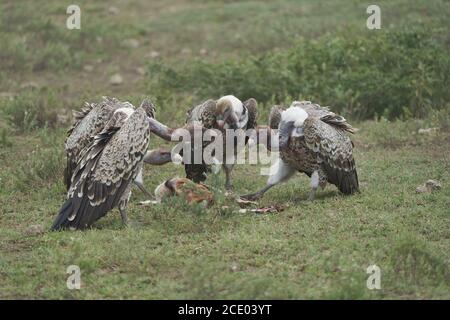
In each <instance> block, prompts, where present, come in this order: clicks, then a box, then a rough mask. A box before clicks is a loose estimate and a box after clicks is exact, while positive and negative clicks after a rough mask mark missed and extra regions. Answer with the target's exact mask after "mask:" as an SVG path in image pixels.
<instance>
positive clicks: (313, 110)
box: [294, 101, 356, 133]
mask: <svg viewBox="0 0 450 320" xmlns="http://www.w3.org/2000/svg"><path fill="white" fill-rule="evenodd" d="M294 105H295V106H299V107H301V108H302V109H303V110H305V111H306V113H307V114H308V116H310V117H313V118H320V120H322V121H323V122H326V123H328V124H329V125H332V126H335V127H337V128H341V129H343V130H345V131H347V132H350V133H355V132H356V129H355V128H353V127H352V126H351V125H350V124H349V123H348V122H347V120H345V118H344V117H342V116H340V115H338V114H336V113H334V112H332V111H330V109H329V108H328V107H322V106H320V105H318V104H317V103H312V102H310V101H296V102H294Z"/></svg>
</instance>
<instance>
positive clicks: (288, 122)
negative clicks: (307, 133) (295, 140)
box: [278, 106, 308, 150]
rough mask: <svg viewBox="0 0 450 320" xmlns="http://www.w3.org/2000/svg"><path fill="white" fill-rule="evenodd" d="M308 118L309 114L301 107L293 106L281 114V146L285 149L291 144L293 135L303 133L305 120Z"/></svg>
mask: <svg viewBox="0 0 450 320" xmlns="http://www.w3.org/2000/svg"><path fill="white" fill-rule="evenodd" d="M306 118H308V114H307V113H306V111H305V110H303V109H302V108H300V107H295V106H293V107H292V106H291V107H290V108H288V109H286V110H285V111H283V113H282V114H281V121H280V124H279V125H278V134H279V148H280V150H283V149H285V148H286V147H287V146H288V145H289V139H290V138H291V137H300V136H302V135H303V122H304V121H305V120H306Z"/></svg>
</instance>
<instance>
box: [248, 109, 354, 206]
mask: <svg viewBox="0 0 450 320" xmlns="http://www.w3.org/2000/svg"><path fill="white" fill-rule="evenodd" d="M269 126H270V127H272V128H275V127H277V128H278V135H279V139H278V140H279V143H278V148H279V159H278V162H277V164H276V165H275V169H276V170H275V172H274V173H273V174H272V175H271V176H270V177H269V180H268V182H267V185H266V187H264V188H263V189H262V190H260V191H258V192H256V193H254V194H250V195H246V196H243V197H244V198H247V199H256V198H258V197H261V196H262V195H263V194H264V193H265V192H266V191H267V190H268V189H270V188H271V187H272V186H274V185H276V184H278V183H279V182H283V181H286V180H288V179H289V178H290V177H291V176H292V175H293V174H294V173H295V172H297V171H298V172H303V173H305V174H307V175H308V176H310V177H311V193H310V199H311V200H313V199H314V196H315V192H316V189H317V187H318V186H321V187H322V188H324V187H325V185H326V184H327V182H329V183H332V184H334V185H336V186H337V187H338V189H339V190H340V191H341V192H342V193H344V194H353V193H355V192H358V191H359V183H358V175H357V172H356V165H355V161H354V158H353V144H352V142H351V140H350V138H349V137H348V135H347V134H346V133H347V132H350V133H354V132H355V129H354V128H353V127H352V126H351V125H350V124H348V123H347V121H346V120H345V119H344V118H343V117H342V116H339V115H336V114H335V113H333V112H331V111H329V109H328V108H322V107H320V106H319V105H317V104H312V103H311V102H309V101H301V102H294V103H293V104H292V105H291V107H290V108H288V109H287V110H283V109H282V108H281V107H279V106H276V107H274V108H272V110H271V113H270V119H269Z"/></svg>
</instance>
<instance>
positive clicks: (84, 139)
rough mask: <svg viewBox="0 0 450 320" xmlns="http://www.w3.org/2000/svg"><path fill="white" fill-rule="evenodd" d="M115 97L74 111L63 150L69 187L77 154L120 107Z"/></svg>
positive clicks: (65, 179)
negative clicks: (64, 151)
mask: <svg viewBox="0 0 450 320" xmlns="http://www.w3.org/2000/svg"><path fill="white" fill-rule="evenodd" d="M118 102H119V101H118V100H116V99H115V98H108V97H103V101H101V102H100V103H87V102H86V104H85V107H84V108H82V109H81V111H74V112H73V116H74V123H73V125H72V127H71V128H70V129H69V130H68V132H67V138H66V142H65V150H66V155H67V165H66V168H65V170H64V183H65V185H66V187H67V189H69V187H70V182H71V178H72V175H73V172H74V170H75V168H76V166H77V162H78V160H79V154H80V152H81V150H83V149H84V148H85V147H86V146H87V145H88V144H90V143H91V142H92V140H93V139H94V136H95V135H96V134H98V133H99V132H100V131H101V130H103V128H104V127H105V125H106V123H107V122H108V121H109V119H110V118H111V117H112V115H113V113H114V111H115V110H116V109H118V108H119V107H120V105H119V104H118Z"/></svg>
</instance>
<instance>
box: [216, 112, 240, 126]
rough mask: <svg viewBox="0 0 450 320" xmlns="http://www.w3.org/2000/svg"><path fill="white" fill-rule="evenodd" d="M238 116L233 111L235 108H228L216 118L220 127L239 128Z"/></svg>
mask: <svg viewBox="0 0 450 320" xmlns="http://www.w3.org/2000/svg"><path fill="white" fill-rule="evenodd" d="M238 121H239V119H238V117H237V116H236V114H235V113H234V111H233V108H227V109H226V110H225V111H224V113H223V114H222V115H221V116H219V118H218V119H217V120H216V124H217V127H218V128H219V129H224V128H225V129H237V128H238V125H237V124H238Z"/></svg>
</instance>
